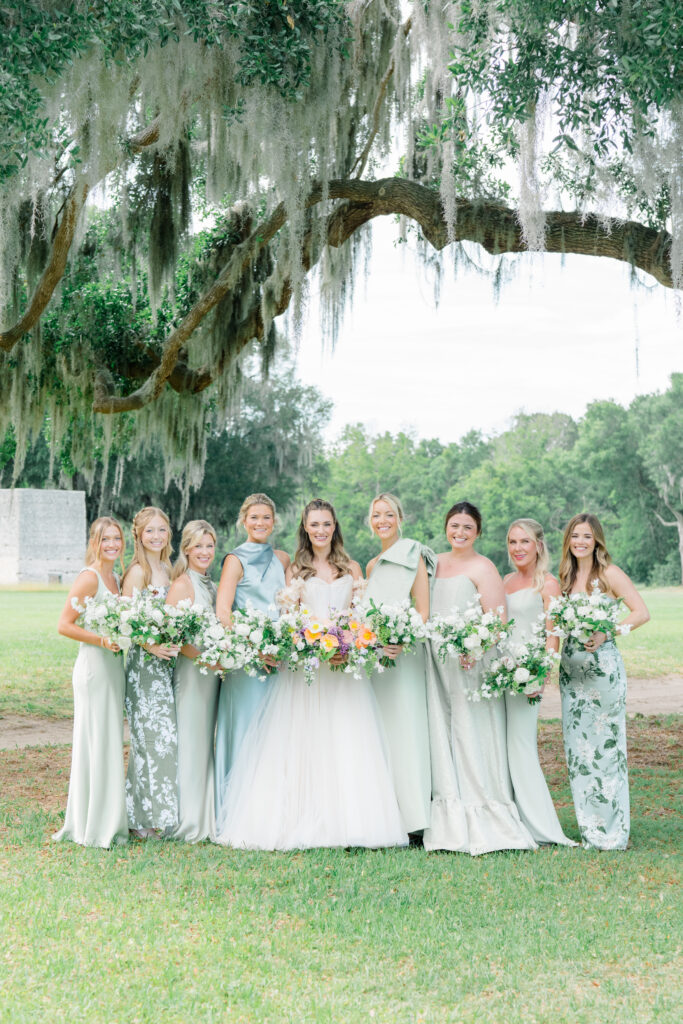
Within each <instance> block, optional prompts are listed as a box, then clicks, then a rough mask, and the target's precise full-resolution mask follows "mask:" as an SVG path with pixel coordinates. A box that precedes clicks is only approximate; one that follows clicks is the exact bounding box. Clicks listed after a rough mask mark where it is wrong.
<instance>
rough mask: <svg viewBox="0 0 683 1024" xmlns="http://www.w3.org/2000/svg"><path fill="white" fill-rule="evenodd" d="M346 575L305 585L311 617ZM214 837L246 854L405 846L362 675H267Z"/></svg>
mask: <svg viewBox="0 0 683 1024" xmlns="http://www.w3.org/2000/svg"><path fill="white" fill-rule="evenodd" d="M352 582H353V581H352V578H351V576H342V577H340V578H339V579H337V580H334V581H333V582H332V583H326V582H325V581H324V580H322V579H320V578H319V577H317V576H313V577H311V578H310V579H308V580H307V581H306V586H305V589H304V594H303V598H302V600H303V602H304V604H305V606H306V607H307V608H309V609H310V610H311V611H312V613H313V614H314V615H315V616H317V617H318V618H322V619H325V618H327V617H328V616H329V614H330V612H331V611H332V610H342V609H343V608H346V607H348V605H349V603H350V599H351V589H352ZM220 807H221V816H220V820H219V821H218V823H217V835H216V842H218V843H221V844H223V845H225V846H232V847H236V848H239V849H248V850H296V849H308V848H312V847H332V846H341V847H347V846H366V847H380V846H405V845H406V844H407V842H408V837H407V835H406V833H405V832H404V831H403V828H402V825H401V816H400V813H399V809H398V803H397V801H396V795H395V793H394V787H393V783H392V776H391V772H390V768H389V763H388V755H387V748H386V743H385V741H384V737H383V733H382V727H381V724H380V718H379V714H378V710H377V705H376V702H375V696H374V693H373V691H372V687H371V685H370V682H369V680H368V679H366V678H365V677H363V678H362V679H354V678H353V676H351V675H350V674H347V673H345V672H332V671H331V669H330V668H329V666H328V665H326V664H322V665H321V666H320V668H319V669H318V670H317V672H316V678H315V681H314V682H313V683H312V684H311V685H309V684H308V683H307V682H306V680H305V678H304V674H303V672H294V671H291V670H287V671H285V672H281V673H279V674H278V675H277V676H276V678H275V679H274V681H273V683H272V686H271V688H270V689H269V691H268V693H267V695H266V697H265V698H264V700H263V703H262V705H261V707H260V709H259V711H258V712H257V714H256V715H255V717H254V719H253V720H252V723H251V725H250V727H249V729H248V731H247V733H246V735H245V738H244V741H243V743H242V746H241V747H240V750H239V753H238V756H237V759H236V761H235V763H234V765H233V767H232V770H231V772H230V774H229V775H228V777H227V780H226V781H225V783H224V791H223V796H222V799H221V801H220Z"/></svg>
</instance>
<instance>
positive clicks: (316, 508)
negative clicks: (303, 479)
mask: <svg viewBox="0 0 683 1024" xmlns="http://www.w3.org/2000/svg"><path fill="white" fill-rule="evenodd" d="M323 511H325V512H329V513H330V515H331V516H332V519H333V520H334V533H333V534H332V541H331V543H330V555H329V558H328V562H329V563H330V565H331V566H333V567H334V568H335V569H336V571H337V579H339V577H340V576H346V574H347V573H348V572H350V570H351V559H350V558H349V556H348V555H347V553H346V551H345V550H344V538H343V537H342V532H341V529H340V528H339V522H338V521H337V516H336V514H335V511H334V508H333V506H332V505H331V504H330V503H329V501H324V500H323V499H322V498H314V499H313V501H309V503H308V505H307V506H306V508H305V509H304V510H303V512H302V513H301V521H300V523H299V533H298V545H297V549H296V554H295V555H294V562H293V563H292V572H293V574H294V575H295V576H301V577H302V579H305V580H307V579H309V578H310V577H311V576H315V569H314V568H313V545H312V544H311V539H310V537H309V536H308V534H307V533H306V520H307V519H308V516H309V515H310V513H311V512H323Z"/></svg>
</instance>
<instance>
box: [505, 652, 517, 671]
mask: <svg viewBox="0 0 683 1024" xmlns="http://www.w3.org/2000/svg"><path fill="white" fill-rule="evenodd" d="M503 665H504V666H505V668H506V669H507V670H508V672H512V670H513V668H514V667H515V659H514V658H511V657H510V656H509V655H506V657H504V658H503Z"/></svg>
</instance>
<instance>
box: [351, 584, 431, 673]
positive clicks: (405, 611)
mask: <svg viewBox="0 0 683 1024" xmlns="http://www.w3.org/2000/svg"><path fill="white" fill-rule="evenodd" d="M355 611H356V614H357V620H360V622H359V624H358V629H357V630H356V636H358V637H361V638H362V637H366V638H369V636H370V634H374V635H375V641H373V645H374V646H375V647H376V648H378V649H379V650H378V663H379V666H381V667H382V668H394V667H395V665H396V661H395V659H393V658H388V657H387V656H386V655H383V654H382V653H381V649H382V648H383V647H384V646H385V645H387V644H397V645H399V644H400V645H401V646H402V647H403V653H410V652H412V651H414V650H415V649H416V647H417V645H418V643H419V642H420V641H421V640H426V639H427V635H428V633H427V628H426V626H425V624H424V622H423V621H422V616H421V615H420V614H419V612H418V611H417V610H416V609H415V608H414V607H413V605H412V604H411V603H410V601H401V602H400V603H399V604H385V603H380V604H379V605H377V604H375V602H374V600H373V599H372V598H371V599H370V601H369V602H368V601H361V602H360V604H359V605H358V607H357V608H356V609H355ZM357 620H356V621H357ZM368 630H369V632H368ZM364 631H365V632H364ZM369 646H370V643H369V642H368V643H367V644H366V648H365V650H366V651H367V650H368V648H369ZM361 649H362V648H360V647H359V648H357V650H361ZM368 660H369V655H368Z"/></svg>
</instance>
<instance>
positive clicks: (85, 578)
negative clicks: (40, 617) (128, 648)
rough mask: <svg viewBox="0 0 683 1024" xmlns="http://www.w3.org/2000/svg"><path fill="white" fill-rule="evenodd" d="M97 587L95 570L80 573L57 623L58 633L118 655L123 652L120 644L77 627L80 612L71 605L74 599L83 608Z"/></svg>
mask: <svg viewBox="0 0 683 1024" xmlns="http://www.w3.org/2000/svg"><path fill="white" fill-rule="evenodd" d="M97 586H98V579H97V573H96V572H95V571H94V569H88V570H87V571H86V572H81V573H79V575H78V577H77V579H76V580H75V581H74V584H73V586H72V587H71V590H70V591H69V594H68V596H67V599H66V601H65V603H64V607H63V608H62V614H61V615H60V616H59V622H58V623H57V631H58V632H59V633H61V634H62V636H68V637H69V639H70V640H78V641H80V642H81V643H83V644H92V645H93V647H104V648H105V649H106V650H107V651H113V652H114V653H116V652H117V651H120V650H121V648H120V647H119V646H118V644H113V643H112V642H111V640H109V639H108V637H103V636H98V635H97V633H91V632H90V630H89V629H83V627H82V626H77V625H76V619H77V618H78V616H79V615H80V612H78V611H76V609H75V608H74V607H73V605H72V603H71V602H72V600H73V598H76V601H77V603H78V604H79V605H80V606H81V607H83V606H84V605H85V599H86V597H94V596H95V594H96V593H97Z"/></svg>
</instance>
